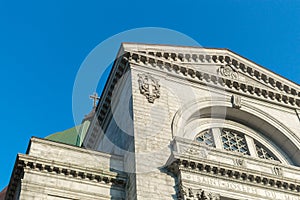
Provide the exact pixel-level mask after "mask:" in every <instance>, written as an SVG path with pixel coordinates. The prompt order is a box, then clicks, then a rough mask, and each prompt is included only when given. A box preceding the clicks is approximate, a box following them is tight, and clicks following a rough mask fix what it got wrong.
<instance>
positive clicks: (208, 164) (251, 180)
mask: <svg viewBox="0 0 300 200" xmlns="http://www.w3.org/2000/svg"><path fill="white" fill-rule="evenodd" d="M167 167H168V169H169V170H170V171H172V172H173V173H175V174H179V173H181V172H182V171H186V172H189V173H193V174H202V175H205V174H206V175H207V174H209V175H212V176H214V177H216V178H226V179H228V180H229V181H237V182H241V183H245V184H252V185H258V186H261V187H266V188H270V189H275V190H279V191H285V192H286V191H287V192H289V193H292V194H297V195H299V192H300V172H299V167H295V166H290V165H284V164H282V163H280V162H278V161H272V160H271V161H270V160H261V159H259V158H253V157H250V156H245V155H243V154H238V153H234V152H228V151H222V150H218V149H215V148H211V147H208V146H207V145H203V144H198V143H195V142H193V141H191V140H187V139H184V138H178V137H175V138H174V140H173V142H172V154H171V157H170V159H169V161H168V163H167Z"/></svg>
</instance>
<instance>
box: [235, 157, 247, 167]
mask: <svg viewBox="0 0 300 200" xmlns="http://www.w3.org/2000/svg"><path fill="white" fill-rule="evenodd" d="M233 162H234V164H235V165H236V166H240V167H244V166H245V160H244V159H239V158H236V159H234V160H233Z"/></svg>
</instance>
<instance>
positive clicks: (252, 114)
mask: <svg viewBox="0 0 300 200" xmlns="http://www.w3.org/2000/svg"><path fill="white" fill-rule="evenodd" d="M199 119H206V122H205V125H204V126H207V127H208V126H211V125H212V124H213V123H214V121H213V120H214V119H218V120H219V121H222V120H223V122H224V124H225V123H226V120H231V121H235V122H237V123H240V124H243V125H245V126H247V127H250V128H251V129H253V130H255V131H257V132H259V133H262V134H263V135H264V136H265V137H266V138H268V139H269V140H270V141H272V142H273V143H274V144H275V145H276V146H277V147H279V148H280V149H281V150H282V151H283V152H284V154H285V155H287V156H288V158H289V160H291V161H292V162H293V164H294V165H297V166H300V156H299V153H300V150H299V148H298V147H299V146H300V139H299V138H298V137H297V136H296V134H295V133H293V132H292V131H291V130H290V129H289V128H288V127H286V126H285V125H284V124H283V123H281V122H280V121H279V120H277V119H276V118H274V117H273V116H272V115H270V114H268V113H266V112H264V111H263V110H261V109H258V108H256V107H254V106H252V105H251V104H249V103H247V102H245V101H243V102H242V106H241V108H240V109H235V108H232V107H231V103H230V98H229V97H226V98H214V99H213V100H212V99H210V98H206V97H205V98H201V99H198V100H195V101H193V102H190V103H188V104H186V105H184V106H183V107H182V108H181V109H179V110H178V111H177V112H176V114H175V116H174V118H173V122H172V134H173V137H176V136H177V137H183V138H188V139H193V137H194V136H192V135H188V134H191V133H188V134H187V130H186V129H187V128H188V127H186V126H187V125H188V124H190V123H191V122H192V121H197V120H199ZM200 121H201V120H200ZM200 121H199V125H200V124H201V125H202V127H204V126H203V123H201V122H200ZM219 123H220V122H219Z"/></svg>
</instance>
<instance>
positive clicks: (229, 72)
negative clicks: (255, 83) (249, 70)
mask: <svg viewBox="0 0 300 200" xmlns="http://www.w3.org/2000/svg"><path fill="white" fill-rule="evenodd" d="M218 72H219V73H220V74H221V75H222V76H224V77H227V78H231V79H238V78H239V75H238V73H237V72H236V71H234V70H233V69H232V67H231V66H229V65H223V66H221V67H220V68H219V69H218Z"/></svg>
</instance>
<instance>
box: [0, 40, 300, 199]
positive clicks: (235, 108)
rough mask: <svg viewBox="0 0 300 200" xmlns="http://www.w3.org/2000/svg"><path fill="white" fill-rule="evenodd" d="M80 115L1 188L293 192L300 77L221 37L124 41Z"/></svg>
mask: <svg viewBox="0 0 300 200" xmlns="http://www.w3.org/2000/svg"><path fill="white" fill-rule="evenodd" d="M91 97H92V98H94V99H98V103H97V105H95V106H94V108H93V110H92V112H91V113H90V114H88V115H87V116H86V117H85V118H84V120H83V121H82V124H81V125H79V126H76V127H74V128H72V129H70V130H67V131H64V132H61V133H57V134H54V135H51V136H49V137H47V138H45V139H41V138H36V137H33V138H31V140H30V143H29V145H28V149H27V152H26V153H25V154H18V156H17V160H16V162H15V166H14V169H13V173H12V176H11V179H10V183H9V186H8V188H7V192H6V197H5V199H7V200H17V199H25V200H31V199H32V200H33V199H39V200H40V199H42V200H70V199H72V200H108V199H114V200H117V199H120V200H122V199H123V200H125V199H126V200H143V199H149V200H150V199H151V200H155V199H157V200H175V199H178V200H300V86H299V85H298V84H296V83H294V82H292V81H289V80H287V79H286V78H284V77H282V76H280V75H278V74H276V73H274V72H272V71H270V70H268V69H266V68H264V67H262V66H260V65H258V64H256V63H254V62H253V61H250V60H248V59H247V58H244V57H242V56H240V55H238V54H236V53H234V52H232V51H230V50H228V49H216V48H202V47H187V46H170V45H151V44H137V43H123V44H122V45H121V47H120V50H119V52H118V55H117V57H116V59H115V61H114V64H113V67H112V69H111V72H110V75H109V78H108V80H107V82H106V85H105V87H104V90H103V92H102V94H101V96H100V98H98V97H97V96H96V95H94V96H91Z"/></svg>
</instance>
